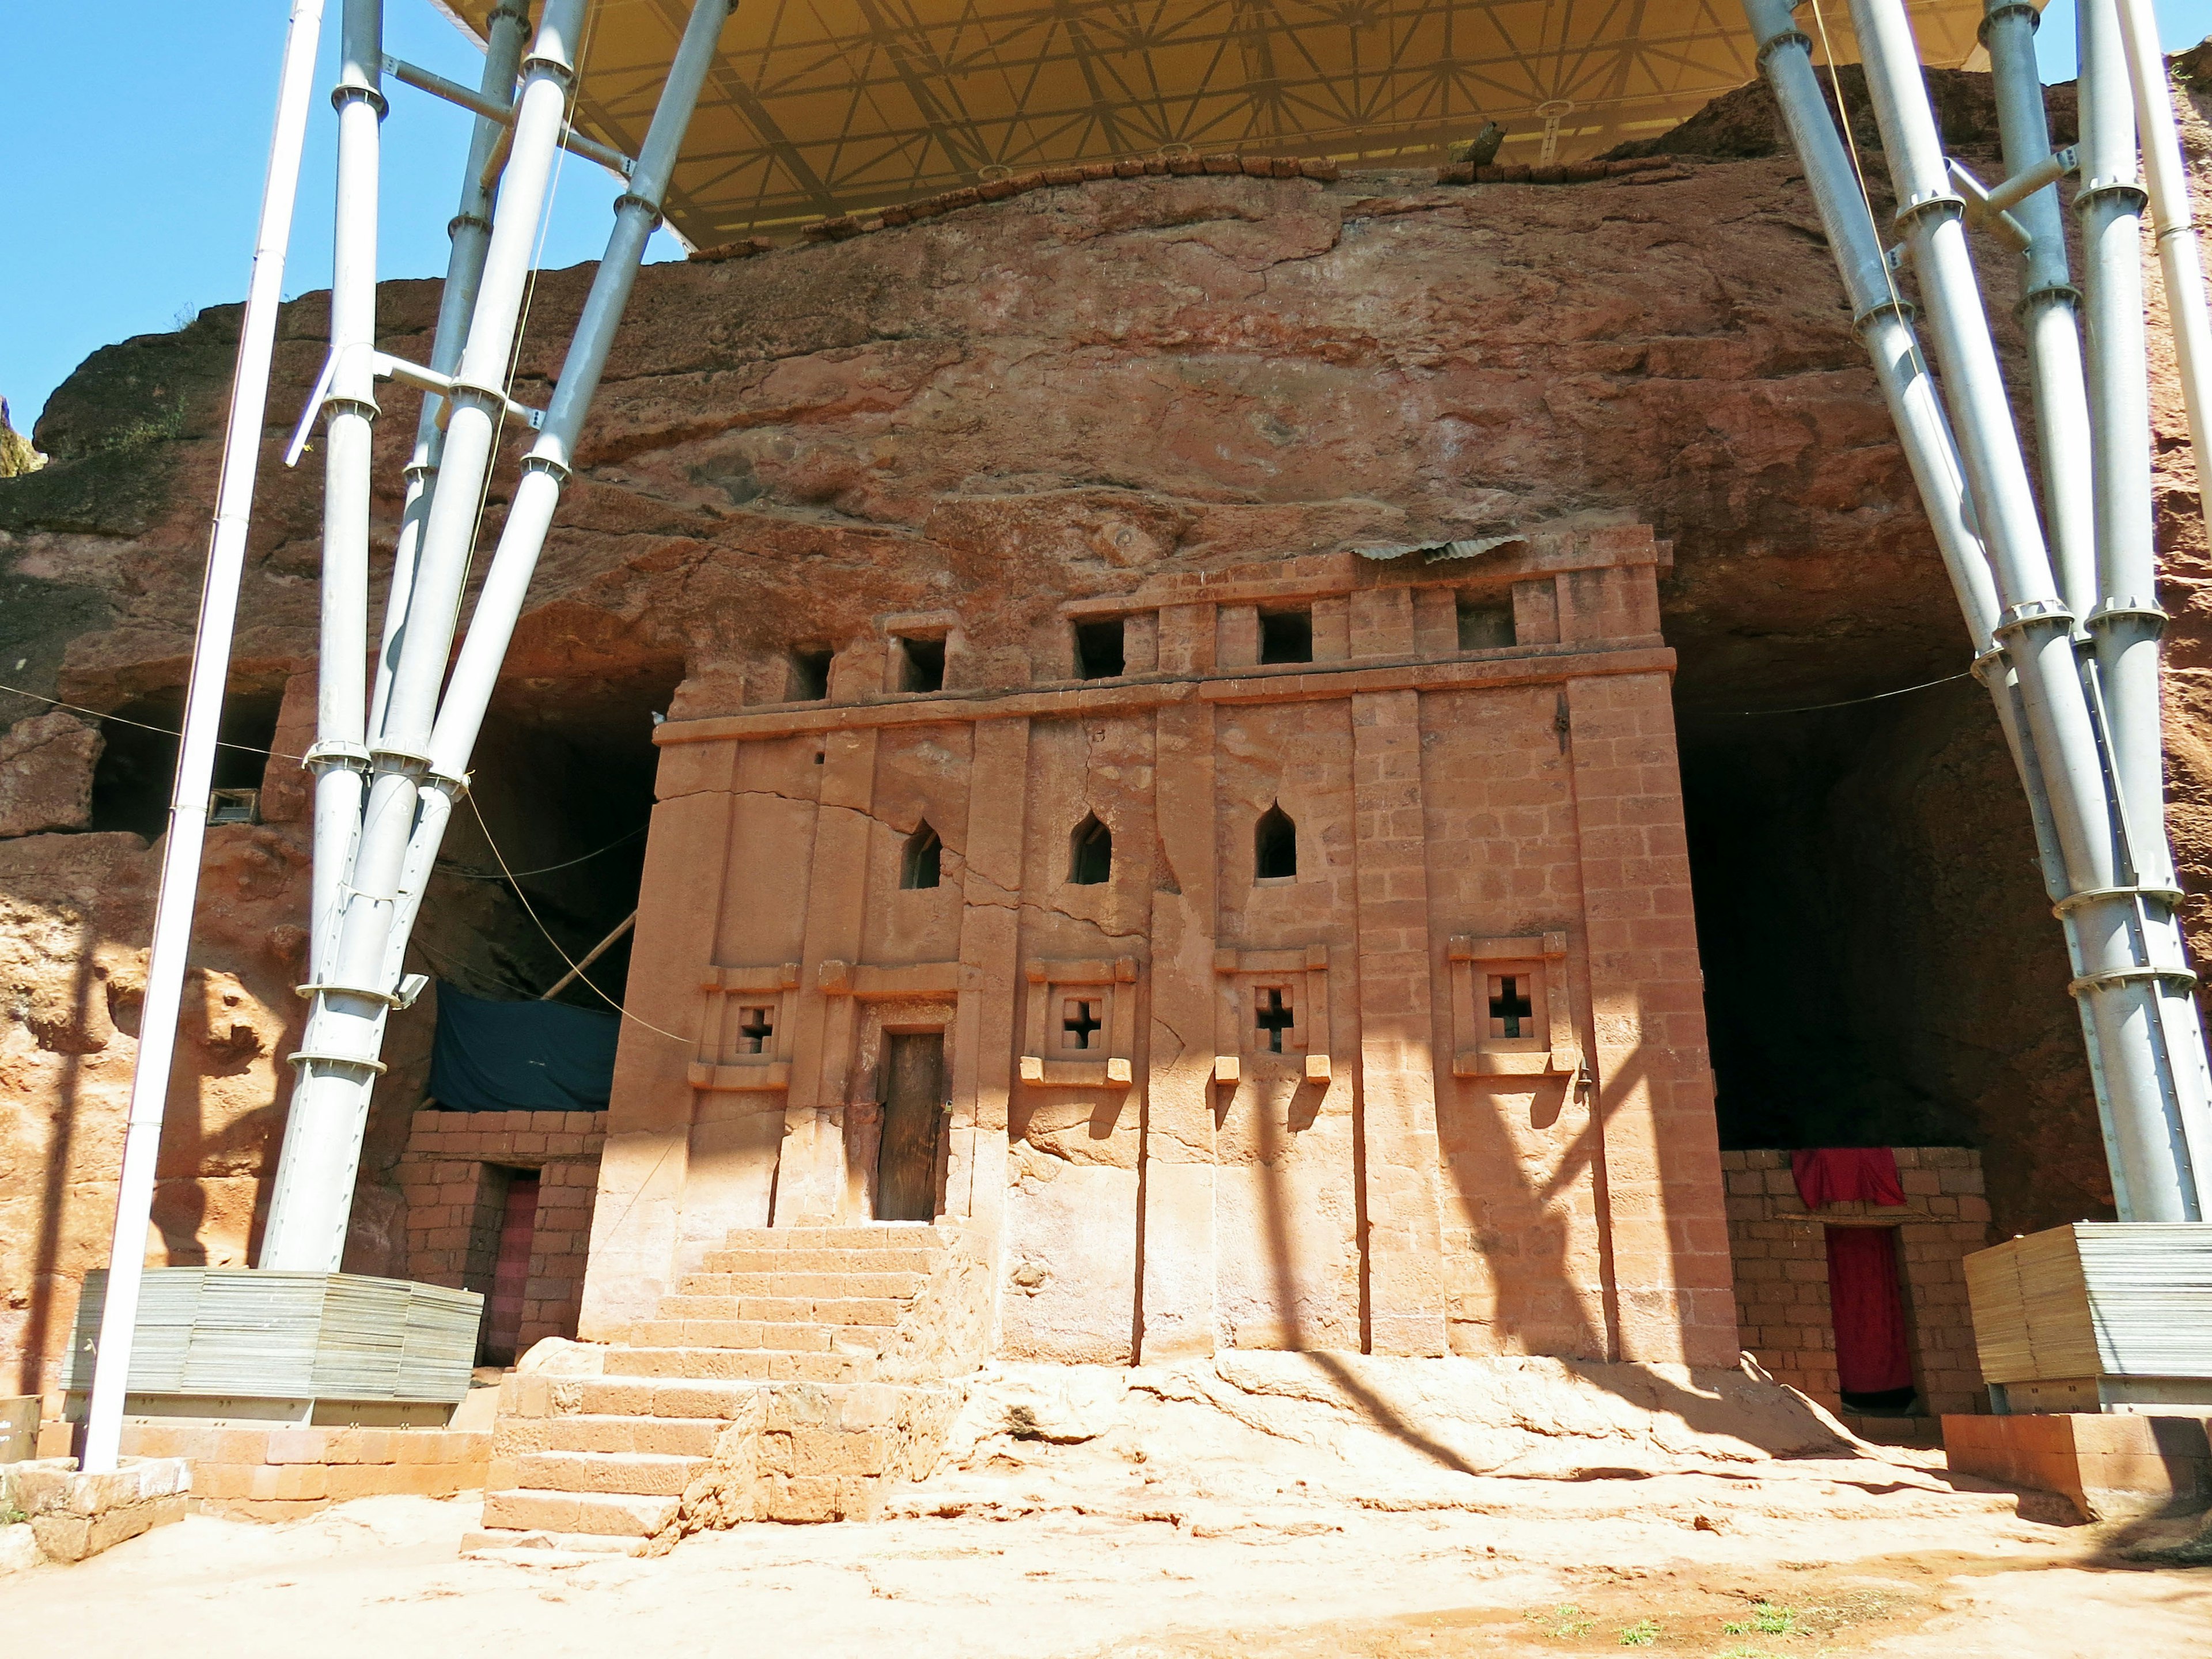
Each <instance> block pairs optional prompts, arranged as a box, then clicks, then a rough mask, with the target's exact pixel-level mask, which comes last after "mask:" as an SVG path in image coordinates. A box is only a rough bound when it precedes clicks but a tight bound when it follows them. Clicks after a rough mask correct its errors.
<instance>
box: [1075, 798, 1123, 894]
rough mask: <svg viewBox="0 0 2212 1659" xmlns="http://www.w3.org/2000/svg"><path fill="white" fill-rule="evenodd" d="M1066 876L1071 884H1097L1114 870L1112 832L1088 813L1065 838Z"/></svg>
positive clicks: (1095, 815)
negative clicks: (1070, 834)
mask: <svg viewBox="0 0 2212 1659" xmlns="http://www.w3.org/2000/svg"><path fill="white" fill-rule="evenodd" d="M1067 850H1068V858H1067V879H1068V884H1070V885H1071V886H1075V887H1096V886H1098V885H1099V884H1101V883H1103V882H1104V881H1105V880H1106V879H1107V878H1109V877H1110V876H1111V875H1112V874H1113V873H1114V832H1113V831H1112V830H1110V829H1108V828H1107V827H1106V826H1105V825H1104V824H1103V823H1100V822H1099V821H1098V815H1097V813H1096V812H1092V813H1090V814H1089V815H1087V816H1086V817H1085V818H1084V820H1083V822H1082V823H1079V824H1077V825H1076V826H1075V833H1074V834H1073V835H1072V836H1069V837H1068V838H1067Z"/></svg>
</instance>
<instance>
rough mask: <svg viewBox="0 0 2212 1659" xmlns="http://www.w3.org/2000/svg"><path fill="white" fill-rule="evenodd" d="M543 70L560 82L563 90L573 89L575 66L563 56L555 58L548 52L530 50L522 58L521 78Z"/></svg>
mask: <svg viewBox="0 0 2212 1659" xmlns="http://www.w3.org/2000/svg"><path fill="white" fill-rule="evenodd" d="M540 72H543V73H544V74H546V75H550V76H552V77H553V78H554V79H555V80H556V81H558V82H560V83H561V88H562V91H563V92H570V91H574V88H575V85H576V66H575V65H574V64H572V63H570V62H569V61H568V59H567V58H556V57H554V56H553V55H552V54H551V53H550V52H530V53H527V54H526V55H525V56H524V58H523V60H522V78H523V79H524V80H525V81H527V80H528V79H529V78H530V77H531V76H533V75H537V74H538V73H540Z"/></svg>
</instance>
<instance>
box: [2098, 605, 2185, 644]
mask: <svg viewBox="0 0 2212 1659" xmlns="http://www.w3.org/2000/svg"><path fill="white" fill-rule="evenodd" d="M2121 617H2148V618H2149V619H2150V623H2151V637H2152V638H2154V639H2155V638H2157V637H2158V636H2159V635H2162V634H2164V633H2165V632H2166V623H2168V622H2170V621H2171V620H2172V617H2170V616H2169V614H2168V613H2167V612H2166V611H2162V610H2160V608H2159V607H2158V606H2157V605H2132V604H2130V603H2129V602H2128V601H2127V600H2125V599H2100V600H2099V601H2098V602H2097V604H2096V605H2095V607H2094V608H2093V609H2092V610H2091V611H2090V612H2089V614H2088V615H2087V616H2086V617H2083V618H2082V619H2081V626H2082V627H2083V628H2084V629H2092V628H2096V627H2099V626H2100V625H2102V624H2104V623H2114V622H2118V620H2119V619H2120V618H2121Z"/></svg>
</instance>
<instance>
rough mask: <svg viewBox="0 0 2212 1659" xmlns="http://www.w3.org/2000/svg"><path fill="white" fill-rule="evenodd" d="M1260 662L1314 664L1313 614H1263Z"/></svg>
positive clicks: (1302, 609)
mask: <svg viewBox="0 0 2212 1659" xmlns="http://www.w3.org/2000/svg"><path fill="white" fill-rule="evenodd" d="M1260 660H1261V662H1263V663H1267V662H1311V661H1312V660H1313V611H1312V609H1311V608H1310V607H1306V606H1302V607H1300V608H1299V609H1297V610H1296V611H1261V613H1260Z"/></svg>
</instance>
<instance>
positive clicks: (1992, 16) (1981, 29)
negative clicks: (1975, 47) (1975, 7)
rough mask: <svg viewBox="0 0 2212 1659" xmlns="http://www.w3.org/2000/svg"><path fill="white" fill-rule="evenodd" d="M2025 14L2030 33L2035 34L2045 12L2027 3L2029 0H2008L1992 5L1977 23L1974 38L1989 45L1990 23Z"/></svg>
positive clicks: (1984, 44)
mask: <svg viewBox="0 0 2212 1659" xmlns="http://www.w3.org/2000/svg"><path fill="white" fill-rule="evenodd" d="M2023 14H2024V15H2026V16H2027V27H2028V33H2031V34H2033V33H2034V32H2035V31H2036V30H2037V29H2038V28H2039V27H2041V26H2042V23H2043V14H2042V13H2041V12H2039V11H2038V10H2036V9H2035V8H2034V7H2033V6H2031V5H2029V4H2028V3H2027V0H2008V3H2007V4H2005V5H2002V6H1991V7H1990V9H1989V11H1988V13H1987V15H1984V17H1983V19H1982V21H1980V22H1979V23H1978V24H1976V25H1975V27H1974V39H1975V40H1978V41H1980V42H1981V43H1982V45H1983V46H1988V45H1989V44H1990V24H1992V23H1994V22H1996V21H1999V20H2000V19H2002V18H2006V17H2012V16H2015V15H2023Z"/></svg>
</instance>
